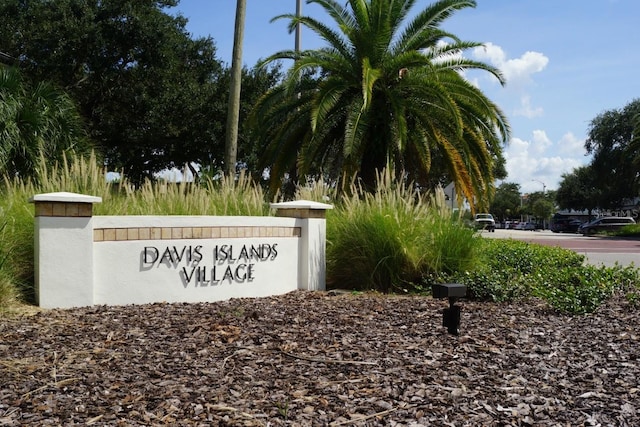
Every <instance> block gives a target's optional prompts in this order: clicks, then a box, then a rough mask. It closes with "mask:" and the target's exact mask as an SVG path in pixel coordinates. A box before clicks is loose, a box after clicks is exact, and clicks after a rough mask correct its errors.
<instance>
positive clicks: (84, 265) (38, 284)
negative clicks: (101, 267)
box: [29, 192, 102, 308]
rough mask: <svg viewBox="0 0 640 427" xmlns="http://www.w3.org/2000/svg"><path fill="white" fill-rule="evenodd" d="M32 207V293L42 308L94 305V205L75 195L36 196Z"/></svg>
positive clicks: (88, 198)
mask: <svg viewBox="0 0 640 427" xmlns="http://www.w3.org/2000/svg"><path fill="white" fill-rule="evenodd" d="M29 201H30V202H31V203H34V204H35V221H34V227H35V230H34V231H35V233H34V239H35V242H34V243H35V257H34V260H35V291H36V301H37V303H38V305H39V306H40V307H43V308H71V307H82V306H90V305H93V224H92V217H93V204H94V203H100V202H102V198H100V197H93V196H86V195H82V194H75V193H66V192H60V193H47V194H38V195H35V196H34V197H32V198H31V199H30V200H29Z"/></svg>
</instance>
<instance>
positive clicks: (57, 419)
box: [0, 291, 640, 426]
mask: <svg viewBox="0 0 640 427" xmlns="http://www.w3.org/2000/svg"><path fill="white" fill-rule="evenodd" d="M460 305H461V306H462V308H463V311H462V324H461V331H460V334H459V335H457V336H456V335H450V334H448V333H447V331H446V328H443V326H442V309H443V308H445V307H446V306H447V303H446V301H444V300H434V299H432V298H430V297H418V296H383V295H376V294H361V295H353V294H339V295H330V294H329V293H322V292H302V291H300V292H293V293H290V294H287V295H282V296H277V297H271V298H259V299H233V300H230V301H225V302H218V303H208V304H152V305H143V306H125V307H106V306H96V307H88V308H80V309H73V310H50V311H41V312H39V313H37V314H35V315H29V316H20V317H16V316H13V317H3V318H0V425H6V426H25V425H26V426H31V425H33V426H35V425H37V426H42V425H64V426H73V425H110V426H139V425H145V426H147V425H154V426H155V425H176V426H281V425H292V426H341V425H356V426H379V425H380V426H485V425H486V426H638V425H640V388H639V387H640V385H639V378H640V360H639V358H640V322H639V320H640V309H637V308H635V309H634V308H633V307H631V306H630V305H629V304H628V303H627V301H626V300H625V299H624V298H623V297H616V298H614V299H612V300H611V301H610V302H609V303H607V304H606V305H604V306H602V307H601V308H600V309H599V310H598V311H597V312H596V313H593V314H589V315H583V316H567V315H560V314H557V313H555V312H553V311H552V310H550V309H549V308H548V307H547V306H546V305H545V304H544V303H542V302H540V301H537V300H531V301H526V302H519V303H512V304H494V303H478V302H469V301H462V302H461V303H460Z"/></svg>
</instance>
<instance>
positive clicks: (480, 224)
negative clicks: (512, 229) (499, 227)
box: [473, 213, 496, 232]
mask: <svg viewBox="0 0 640 427" xmlns="http://www.w3.org/2000/svg"><path fill="white" fill-rule="evenodd" d="M473 222H474V224H475V227H476V228H477V229H481V230H487V231H490V232H495V231H496V221H495V220H494V219H493V215H491V214H490V213H479V214H476V216H475V217H474V219H473Z"/></svg>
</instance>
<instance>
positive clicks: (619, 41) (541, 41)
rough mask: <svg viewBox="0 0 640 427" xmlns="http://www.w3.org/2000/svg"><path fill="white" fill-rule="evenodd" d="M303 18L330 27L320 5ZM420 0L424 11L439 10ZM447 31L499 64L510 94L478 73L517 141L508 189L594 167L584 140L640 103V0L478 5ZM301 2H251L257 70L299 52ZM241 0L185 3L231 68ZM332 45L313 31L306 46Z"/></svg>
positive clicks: (499, 0)
mask: <svg viewBox="0 0 640 427" xmlns="http://www.w3.org/2000/svg"><path fill="white" fill-rule="evenodd" d="M302 3H303V4H302V13H303V15H308V16H312V17H314V18H317V19H320V20H326V22H327V23H329V22H330V21H329V20H328V19H327V16H326V15H325V14H324V13H323V12H322V10H321V9H320V8H319V7H318V6H316V5H313V4H311V5H308V4H306V1H304V0H303V2H302ZM430 3H431V2H430V0H424V1H421V0H418V1H417V2H416V7H415V8H416V10H417V9H420V8H423V7H425V6H427V5H428V4H430ZM477 3H478V5H477V7H476V8H467V9H464V10H462V11H459V12H457V13H456V14H455V15H454V16H453V17H452V18H450V19H449V20H447V21H445V22H444V25H443V28H444V29H445V30H447V31H449V32H452V33H454V34H456V35H457V36H459V37H460V38H462V39H464V40H470V41H476V42H482V43H484V44H485V47H484V48H480V49H476V50H474V51H468V52H466V53H465V56H468V57H470V58H475V59H480V60H482V61H485V62H488V63H491V64H492V65H494V66H497V67H498V68H500V69H501V70H502V72H503V73H504V74H505V76H506V77H507V85H506V87H501V86H500V85H499V84H497V82H496V81H495V79H492V78H489V76H488V75H486V74H478V75H476V74H473V75H468V76H467V78H468V79H469V80H471V81H473V82H474V84H477V85H478V86H479V87H480V88H481V89H482V90H483V91H484V92H485V93H486V94H487V95H488V96H489V97H490V98H491V99H492V100H493V101H494V102H496V103H497V104H498V105H499V106H500V108H502V109H503V111H504V112H505V113H506V114H507V116H508V118H509V121H510V124H511V128H512V135H511V140H510V141H509V143H508V145H507V147H506V148H505V157H506V159H507V171H508V173H509V176H508V178H507V179H506V181H508V182H516V183H518V184H520V186H521V189H522V191H523V192H525V193H526V192H532V191H542V189H543V186H544V187H545V188H546V189H556V188H557V186H558V183H559V181H560V179H561V175H562V174H563V173H567V172H571V170H572V169H573V168H574V167H576V166H580V165H582V164H586V163H588V162H589V158H588V157H587V156H586V152H585V149H584V141H585V138H586V135H587V132H588V126H589V122H590V121H591V120H592V119H593V118H595V117H596V116H597V115H598V114H600V113H602V112H603V111H606V110H610V109H617V108H622V107H624V106H625V105H626V104H628V103H629V102H631V101H632V100H633V99H635V98H640V72H639V70H640V24H639V23H640V1H638V0H478V1H477ZM295 5H296V0H247V13H246V25H245V37H244V44H243V51H244V52H243V62H244V63H245V64H246V65H248V66H253V65H254V64H255V63H256V61H257V60H258V59H260V58H264V57H266V56H268V55H270V54H272V53H274V52H276V51H278V50H283V49H292V48H293V47H294V36H293V34H289V33H288V30H287V23H286V21H284V20H281V21H276V22H275V23H270V20H271V19H272V18H273V17H274V16H276V15H279V14H283V13H295ZM235 8H236V1H235V0H181V1H180V4H179V5H178V7H177V8H174V9H171V10H169V12H170V13H174V14H175V13H178V12H179V13H181V14H182V15H184V16H185V17H186V18H187V19H188V20H189V23H188V24H187V30H188V31H189V32H190V33H191V34H192V35H194V36H211V37H212V38H213V39H214V41H215V43H216V47H217V49H218V58H219V59H221V60H222V61H223V62H226V63H228V64H230V63H231V52H232V49H233V27H234V19H235ZM320 46H322V41H321V40H319V39H318V38H316V37H314V35H313V34H312V33H311V32H310V31H309V30H306V29H303V32H302V48H303V49H310V48H316V47H320Z"/></svg>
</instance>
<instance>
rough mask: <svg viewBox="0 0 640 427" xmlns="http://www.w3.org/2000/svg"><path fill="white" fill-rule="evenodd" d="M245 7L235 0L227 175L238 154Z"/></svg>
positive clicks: (231, 173) (242, 0)
mask: <svg viewBox="0 0 640 427" xmlns="http://www.w3.org/2000/svg"><path fill="white" fill-rule="evenodd" d="M246 8H247V0H237V2H236V23H235V32H234V36H233V58H232V60H231V84H230V88H229V105H228V109H227V132H226V141H225V155H224V164H225V174H226V175H227V176H228V177H235V173H236V161H237V156H238V122H239V120H240V119H239V116H240V89H241V86H242V39H243V37H244V16H245V10H246Z"/></svg>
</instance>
